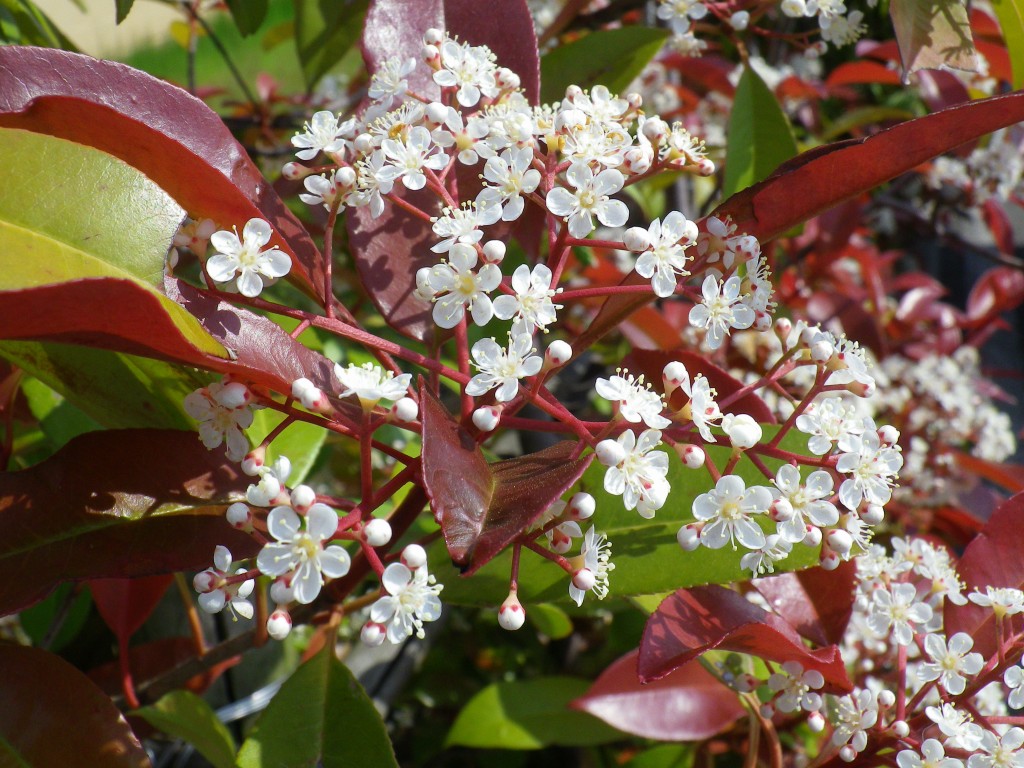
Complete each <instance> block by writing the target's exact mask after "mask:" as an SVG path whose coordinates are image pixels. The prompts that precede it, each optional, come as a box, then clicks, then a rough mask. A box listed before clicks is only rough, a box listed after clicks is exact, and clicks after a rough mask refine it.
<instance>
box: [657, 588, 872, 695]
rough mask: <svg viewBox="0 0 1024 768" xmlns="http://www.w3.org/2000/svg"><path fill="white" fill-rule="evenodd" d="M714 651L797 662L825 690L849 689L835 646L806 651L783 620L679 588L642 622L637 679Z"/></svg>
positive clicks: (724, 596) (717, 594)
mask: <svg viewBox="0 0 1024 768" xmlns="http://www.w3.org/2000/svg"><path fill="white" fill-rule="evenodd" d="M715 648H721V649H722V650H726V651H736V652H738V653H749V654H753V655H755V656H758V657H760V658H763V659H766V660H768V661H776V662H779V663H784V662H787V661H798V662H800V664H802V665H803V668H804V669H815V670H817V671H819V672H821V674H822V676H823V677H824V678H825V690H829V691H831V692H836V693H846V692H849V691H850V690H852V687H853V686H852V684H851V683H850V680H849V678H848V677H847V675H846V668H845V667H844V666H843V658H842V656H841V655H840V653H839V648H838V647H836V646H834V645H830V646H828V647H826V648H819V649H817V650H813V651H812V650H810V649H808V648H807V646H806V645H804V642H803V640H802V639H801V638H800V635H798V634H797V632H796V630H795V629H793V627H791V626H790V625H789V624H788V623H787V622H785V621H784V620H783V619H781V618H779V617H778V616H777V615H775V614H772V613H768V612H767V611H765V610H763V609H762V608H758V607H757V606H755V605H754V604H753V603H751V602H749V601H748V600H746V599H745V598H744V597H743V596H742V595H740V594H739V593H737V592H733V591H732V590H730V589H726V588H724V587H719V586H707V587H695V588H692V589H681V590H679V591H678V592H676V593H674V594H672V595H669V596H668V597H666V598H665V600H664V601H663V602H662V604H661V605H659V606H658V610H656V611H655V612H654V613H653V614H652V615H651V617H650V619H648V620H647V626H646V628H645V629H644V637H643V641H642V642H641V644H640V656H639V659H638V662H637V669H638V671H639V673H640V677H641V679H643V680H655V679H657V678H660V677H663V676H664V675H667V674H668V673H669V672H671V671H672V670H674V669H678V668H679V667H681V666H682V665H684V664H686V663H687V662H690V661H692V660H694V659H696V658H697V657H698V656H700V655H701V654H702V653H704V652H705V651H710V650H713V649H715Z"/></svg>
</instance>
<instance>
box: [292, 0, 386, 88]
mask: <svg viewBox="0 0 1024 768" xmlns="http://www.w3.org/2000/svg"><path fill="white" fill-rule="evenodd" d="M368 5H369V0H292V6H293V8H294V10H295V48H296V50H297V51H298V54H299V62H300V63H301V64H302V74H303V77H304V78H305V80H306V88H309V89H312V88H313V86H315V85H316V84H317V82H319V80H320V78H321V77H323V76H324V75H325V74H327V72H328V71H329V70H330V69H331V67H333V66H334V65H335V64H337V63H338V62H339V61H341V59H342V57H343V56H344V55H345V54H346V53H348V51H349V50H350V49H351V48H352V46H353V45H355V44H356V43H358V42H359V36H360V35H361V34H362V31H363V21H364V19H365V17H366V8H367V6H368Z"/></svg>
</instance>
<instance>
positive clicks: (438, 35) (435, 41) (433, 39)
mask: <svg viewBox="0 0 1024 768" xmlns="http://www.w3.org/2000/svg"><path fill="white" fill-rule="evenodd" d="M443 42H444V32H443V31H441V30H440V29H438V28H437V27H430V28H429V29H428V30H427V31H426V32H424V33H423V43H424V45H440V44H441V43H443Z"/></svg>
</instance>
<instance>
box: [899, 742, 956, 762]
mask: <svg viewBox="0 0 1024 768" xmlns="http://www.w3.org/2000/svg"><path fill="white" fill-rule="evenodd" d="M922 756H923V759H922ZM896 764H897V765H898V766H899V768H963V766H964V763H963V760H958V759H957V758H955V757H946V752H945V750H944V749H943V748H942V744H941V743H940V742H939V740H938V739H925V740H924V742H923V743H922V744H921V754H920V755H919V754H918V753H917V752H916V751H915V750H913V749H904V750H901V751H900V752H899V753H898V754H897V755H896Z"/></svg>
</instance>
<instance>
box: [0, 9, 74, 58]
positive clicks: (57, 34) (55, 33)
mask: <svg viewBox="0 0 1024 768" xmlns="http://www.w3.org/2000/svg"><path fill="white" fill-rule="evenodd" d="M0 9H3V10H6V11H7V12H8V13H9V14H10V17H11V18H12V19H13V21H14V26H15V28H16V29H17V30H18V34H19V35H20V40H16V41H12V42H20V43H22V44H24V45H38V46H42V47H45V48H60V49H62V50H65V51H78V48H77V47H76V46H75V44H74V43H72V42H71V41H70V40H69V39H68V38H67V37H66V36H65V35H64V33H63V32H61V31H60V29H59V28H58V27H57V25H56V24H54V23H53V21H52V20H51V19H50V17H49V16H47V15H46V14H45V13H43V12H42V11H41V10H40V9H39V8H38V7H37V6H36V4H35V3H33V2H29V1H28V0H0ZM0 18H2V14H0Z"/></svg>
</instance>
